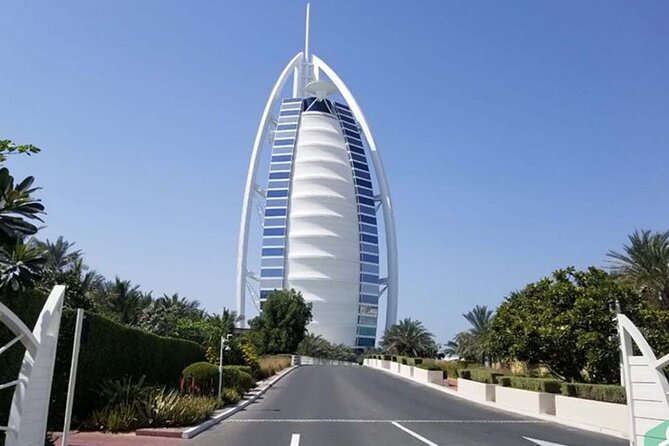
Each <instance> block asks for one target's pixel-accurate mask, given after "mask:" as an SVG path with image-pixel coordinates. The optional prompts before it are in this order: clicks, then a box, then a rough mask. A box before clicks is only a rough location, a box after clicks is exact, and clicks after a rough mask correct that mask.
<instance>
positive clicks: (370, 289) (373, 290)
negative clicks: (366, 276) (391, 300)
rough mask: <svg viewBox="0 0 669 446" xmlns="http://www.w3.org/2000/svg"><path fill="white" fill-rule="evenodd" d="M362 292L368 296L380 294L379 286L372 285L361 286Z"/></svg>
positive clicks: (364, 284)
mask: <svg viewBox="0 0 669 446" xmlns="http://www.w3.org/2000/svg"><path fill="white" fill-rule="evenodd" d="M360 292H361V293H367V294H378V293H379V286H378V285H370V284H368V283H363V284H361V285H360Z"/></svg>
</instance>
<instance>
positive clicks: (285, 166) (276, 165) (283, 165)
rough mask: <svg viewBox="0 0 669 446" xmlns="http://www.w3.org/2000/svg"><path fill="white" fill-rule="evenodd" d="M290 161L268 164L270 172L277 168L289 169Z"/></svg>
mask: <svg viewBox="0 0 669 446" xmlns="http://www.w3.org/2000/svg"><path fill="white" fill-rule="evenodd" d="M290 167H291V163H272V164H270V166H269V170H270V171H271V172H276V171H277V170H290Z"/></svg>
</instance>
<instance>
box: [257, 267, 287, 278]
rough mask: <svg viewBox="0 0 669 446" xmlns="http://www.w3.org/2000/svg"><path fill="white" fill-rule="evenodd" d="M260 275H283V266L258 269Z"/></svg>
mask: <svg viewBox="0 0 669 446" xmlns="http://www.w3.org/2000/svg"><path fill="white" fill-rule="evenodd" d="M260 277H283V268H264V269H261V270H260Z"/></svg>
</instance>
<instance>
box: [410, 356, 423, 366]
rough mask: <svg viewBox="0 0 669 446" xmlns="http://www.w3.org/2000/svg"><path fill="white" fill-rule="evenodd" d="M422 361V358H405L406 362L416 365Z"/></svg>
mask: <svg viewBox="0 0 669 446" xmlns="http://www.w3.org/2000/svg"><path fill="white" fill-rule="evenodd" d="M422 363H423V358H407V364H408V365H413V366H416V365H418V364H422Z"/></svg>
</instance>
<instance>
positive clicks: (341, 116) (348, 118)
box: [339, 114, 355, 124]
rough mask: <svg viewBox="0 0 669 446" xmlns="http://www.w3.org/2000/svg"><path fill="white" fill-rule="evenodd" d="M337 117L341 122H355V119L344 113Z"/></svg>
mask: <svg viewBox="0 0 669 446" xmlns="http://www.w3.org/2000/svg"><path fill="white" fill-rule="evenodd" d="M339 119H341V120H342V121H343V122H350V123H351V124H355V119H353V118H352V117H350V116H346V115H344V114H340V115H339Z"/></svg>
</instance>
